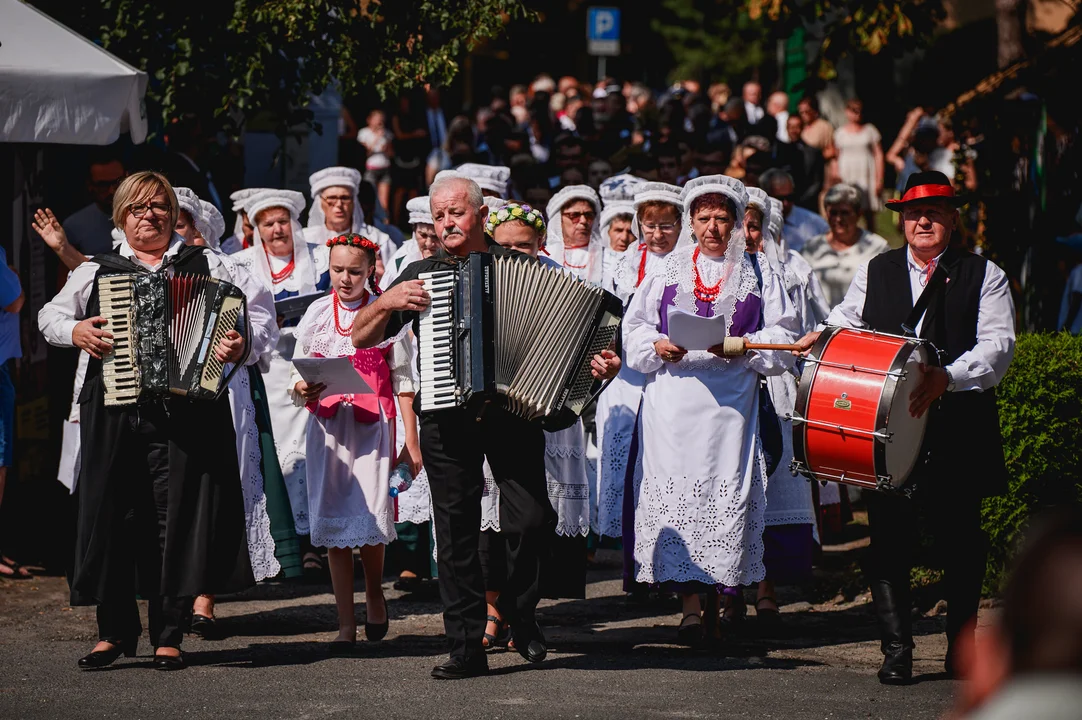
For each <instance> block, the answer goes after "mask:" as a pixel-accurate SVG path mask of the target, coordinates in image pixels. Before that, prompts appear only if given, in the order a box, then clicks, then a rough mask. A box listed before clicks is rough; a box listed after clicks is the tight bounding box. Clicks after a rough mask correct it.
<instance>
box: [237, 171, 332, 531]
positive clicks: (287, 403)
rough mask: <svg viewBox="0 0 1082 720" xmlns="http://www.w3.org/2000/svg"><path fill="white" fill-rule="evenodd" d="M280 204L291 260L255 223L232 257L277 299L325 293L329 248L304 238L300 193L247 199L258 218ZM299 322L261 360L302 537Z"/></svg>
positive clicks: (303, 423) (303, 416) (303, 418)
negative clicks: (289, 230) (296, 373)
mask: <svg viewBox="0 0 1082 720" xmlns="http://www.w3.org/2000/svg"><path fill="white" fill-rule="evenodd" d="M274 207H281V208H285V209H287V210H289V211H290V214H291V215H292V217H293V254H292V256H291V257H288V258H279V257H276V256H274V255H271V254H270V253H269V252H268V251H267V250H266V249H265V248H264V246H263V241H262V239H261V238H260V236H259V228H258V226H257V227H256V232H255V237H254V238H253V242H254V244H253V246H252V247H250V248H248V249H247V250H242V251H241V252H239V253H237V254H236V255H232V256H230V257H232V258H233V259H235V260H236V262H237V263H238V264H240V265H243V266H244V267H245V268H246V269H247V270H248V271H249V272H250V273H251V274H252V275H253V276H254V277H256V278H257V279H259V280H260V281H261V282H262V283H263V287H264V288H266V289H267V290H269V291H270V292H271V293H272V294H273V295H274V299H275V301H276V302H277V301H280V300H285V299H286V298H290V297H296V296H298V295H308V294H312V293H316V292H321V291H325V290H327V289H328V288H329V287H330V272H329V269H328V262H329V261H328V255H327V247H326V246H325V245H324V246H323V247H319V246H313V245H309V244H307V243H305V242H304V241H303V240H301V239H300V237H301V234H300V223H298V222H297V221H296V218H297V217H298V215H299V214H300V211H301V210H302V209H303V208H304V198H303V196H301V194H300V193H295V192H292V191H288V190H276V191H271V192H268V193H265V194H263V195H257V196H255V197H253V198H251V199H250V200H249V201H248V208H249V215H250V217H252V219H253V221H254V220H255V216H256V215H258V214H259V213H260V212H261V211H262V210H266V209H268V208H274ZM296 325H297V320H296V319H294V320H287V321H286V322H285V323H284V324H283V326H282V328H281V330H280V334H279V337H278V344H277V345H276V346H275V348H274V350H273V352H271V353H270V354H269V356H266V357H264V360H263V363H262V364H261V368H260V369H261V370H262V372H263V383H264V386H265V389H266V394H267V406H268V408H269V409H270V419H271V427H272V429H273V432H274V446H275V451H276V453H277V455H278V464H279V466H280V467H281V470H282V476H283V478H284V479H285V485H286V490H287V491H288V493H289V504H290V506H291V508H292V510H293V521H294V526H295V528H296V532H297V534H298V535H307V534H308V489H307V487H306V485H305V431H306V430H307V426H308V413H307V411H306V410H305V409H304V408H303V407H297V406H296V405H295V404H294V403H293V398H292V396H291V394H290V393H291V390H292V387H293V386H292V385H291V384H290V382H289V379H290V371H291V368H292V364H291V363H292V360H293V352H294V348H295V346H296V334H295V333H296Z"/></svg>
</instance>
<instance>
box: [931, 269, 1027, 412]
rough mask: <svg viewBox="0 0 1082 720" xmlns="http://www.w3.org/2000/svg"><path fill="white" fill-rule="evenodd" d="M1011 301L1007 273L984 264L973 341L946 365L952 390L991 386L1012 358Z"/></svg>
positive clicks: (1005, 370)
mask: <svg viewBox="0 0 1082 720" xmlns="http://www.w3.org/2000/svg"><path fill="white" fill-rule="evenodd" d="M1014 343H1015V334H1014V300H1013V299H1012V298H1011V288H1010V284H1009V283H1008V281H1007V275H1006V273H1004V272H1003V270H1002V269H1000V267H999V266H998V265H995V264H994V263H991V262H990V263H988V264H987V269H986V270H985V272H984V282H983V283H982V284H981V297H980V308H979V310H978V312H977V344H976V345H974V346H973V349H971V350H968V351H967V352H964V353H962V354H961V355H959V356H958V359H957V360H955V361H954V362H952V363H951V364H950V365H948V366H947V370H949V371H950V374H951V377H953V378H954V391H955V392H961V391H966V390H976V391H978V392H982V391H984V390H988V389H989V388H992V387H995V386H996V385H998V384H999V381H1000V380H1002V379H1003V376H1004V375H1005V374H1006V373H1007V368H1008V367H1009V366H1010V364H1011V360H1012V359H1013V358H1014Z"/></svg>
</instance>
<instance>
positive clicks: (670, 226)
mask: <svg viewBox="0 0 1082 720" xmlns="http://www.w3.org/2000/svg"><path fill="white" fill-rule="evenodd" d="M642 229H643V231H644V232H648V233H651V234H653V233H656V232H659V233H662V234H668V233H671V232H672V231H673V230H675V229H676V223H658V224H656V225H654V224H652V223H651V224H646V223H643V225H642Z"/></svg>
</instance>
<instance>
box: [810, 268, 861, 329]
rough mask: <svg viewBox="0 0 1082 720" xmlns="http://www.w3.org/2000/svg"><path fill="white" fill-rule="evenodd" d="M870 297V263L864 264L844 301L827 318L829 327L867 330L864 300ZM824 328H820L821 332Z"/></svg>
mask: <svg viewBox="0 0 1082 720" xmlns="http://www.w3.org/2000/svg"><path fill="white" fill-rule="evenodd" d="M867 297H868V263H867V262H863V263H861V264H860V266H859V267H857V272H856V274H855V275H853V282H851V283H849V289H848V290H847V291H846V292H845V297H844V298H842V301H841V302H840V303H838V304H837V305H836V306H834V309H833V310H831V311H830V315H828V316H827V320H826V324H827V325H837V326H839V327H848V328H866V327H867V325H866V324H865V322H864V318H863V317H862V316H863V315H864V300H865V299H866V298H867ZM821 329H822V328H820V330H821Z"/></svg>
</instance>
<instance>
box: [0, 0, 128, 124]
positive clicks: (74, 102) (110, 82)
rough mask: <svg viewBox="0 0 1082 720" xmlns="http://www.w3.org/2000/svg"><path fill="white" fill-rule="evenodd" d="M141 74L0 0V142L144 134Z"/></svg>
mask: <svg viewBox="0 0 1082 720" xmlns="http://www.w3.org/2000/svg"><path fill="white" fill-rule="evenodd" d="M146 88H147V75H146V73H144V72H142V71H141V70H136V69H135V68H133V67H132V66H131V65H128V64H127V63H125V62H123V61H121V60H118V59H117V58H115V57H113V56H112V55H110V54H109V53H108V52H106V51H105V50H103V49H102V48H100V47H98V46H97V45H95V44H94V43H92V42H90V41H89V40H87V39H86V38H84V37H83V36H81V35H79V34H78V33H76V32H73V31H72V30H70V29H68V28H66V27H64V26H63V25H61V24H60V23H58V22H56V21H55V20H53V19H52V18H50V17H49V16H48V15H45V14H44V13H42V12H41V11H39V10H37V9H35V8H33V7H31V6H30V5H27V4H25V3H23V2H21V1H20V0H0V142H12V143H14V142H19V143H71V144H78V145H108V144H110V143H112V142H115V141H116V139H117V138H118V137H119V135H120V133H121V132H128V133H130V134H131V139H132V142H136V143H141V142H143V141H144V140H145V139H146V136H147V119H146V106H145V104H144V103H143V95H144V94H145V93H146Z"/></svg>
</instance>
